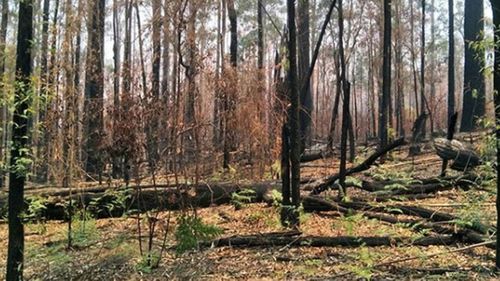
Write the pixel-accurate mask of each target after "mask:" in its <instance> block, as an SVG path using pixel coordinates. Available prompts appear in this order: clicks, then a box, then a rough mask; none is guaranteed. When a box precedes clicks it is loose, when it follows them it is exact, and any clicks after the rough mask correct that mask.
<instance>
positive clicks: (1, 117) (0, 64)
mask: <svg viewBox="0 0 500 281" xmlns="http://www.w3.org/2000/svg"><path fill="white" fill-rule="evenodd" d="M47 3H48V0H45V2H44V17H43V19H44V20H45V18H46V17H45V15H46V14H45V10H46V9H45V4H47ZM47 10H48V8H47ZM47 13H48V11H47ZM47 17H48V16H47ZM8 20H9V1H8V0H2V21H1V23H0V56H1V57H0V77H1V79H3V77H4V73H5V57H6V56H5V49H6V39H7V24H8V22H9V21H8ZM44 23H45V22H44ZM44 28H45V25H44ZM44 30H45V29H44ZM42 33H43V31H42ZM46 33H47V31H46V30H45V33H44V34H46ZM44 38H45V37H44ZM42 41H43V39H42ZM42 49H43V46H42ZM46 52H47V51H45V53H46ZM46 62H47V57H45V65H46V64H47V63H46ZM42 65H43V61H42ZM42 73H44V72H42ZM2 88H3V83H2V84H1V85H0V92H1V93H2V94H1V95H0V101H2V105H1V106H0V130H1V131H2V132H1V134H0V162H1V163H7V153H4V151H5V152H6V151H7V138H8V134H7V132H8V127H9V122H8V121H7V120H8V119H9V118H8V115H9V114H8V107H7V104H6V103H7V95H6V91H3V89H2ZM6 174H7V171H6V170H5V167H1V168H0V189H2V188H3V186H4V182H5V177H6Z"/></svg>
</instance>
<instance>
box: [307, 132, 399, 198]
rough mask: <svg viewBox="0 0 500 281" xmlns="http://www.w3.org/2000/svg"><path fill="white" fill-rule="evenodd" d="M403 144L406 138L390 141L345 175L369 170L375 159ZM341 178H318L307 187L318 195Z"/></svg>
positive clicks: (337, 175) (336, 176)
mask: <svg viewBox="0 0 500 281" xmlns="http://www.w3.org/2000/svg"><path fill="white" fill-rule="evenodd" d="M403 144H405V140H404V138H400V139H397V140H395V141H394V142H392V143H390V144H389V145H387V146H386V147H384V148H382V149H379V150H377V151H376V152H375V153H373V154H372V155H370V157H368V158H367V159H366V160H365V161H363V162H362V163H361V164H359V165H357V166H355V167H352V168H350V169H347V171H346V172H345V175H346V176H349V175H352V174H355V173H359V172H362V171H365V170H368V169H369V168H370V167H371V166H372V165H373V164H374V163H375V161H377V159H378V158H380V157H381V156H382V155H384V154H387V152H389V151H391V150H392V149H394V148H396V147H398V146H401V145H403ZM339 178H340V175H339V174H336V175H333V176H329V177H325V178H322V179H320V180H317V181H315V182H313V183H311V184H310V185H311V186H310V187H307V186H306V187H305V188H311V189H312V191H311V195H317V194H320V193H321V192H323V191H325V190H327V189H328V188H330V187H331V186H332V185H333V184H334V183H335V181H337V180H338V179H339Z"/></svg>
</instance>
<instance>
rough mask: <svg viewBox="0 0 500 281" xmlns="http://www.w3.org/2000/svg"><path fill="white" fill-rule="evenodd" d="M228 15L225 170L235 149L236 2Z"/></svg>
mask: <svg viewBox="0 0 500 281" xmlns="http://www.w3.org/2000/svg"><path fill="white" fill-rule="evenodd" d="M227 13H228V17H229V26H230V27H229V28H230V33H231V40H230V44H229V61H230V64H231V67H232V69H231V75H230V77H231V81H230V82H229V83H230V87H229V89H228V90H226V92H225V95H224V102H223V103H224V116H223V118H224V159H223V166H224V168H225V169H227V168H229V162H230V161H231V160H230V154H229V153H230V151H231V150H233V149H235V148H236V147H235V146H236V144H235V135H234V132H232V129H233V128H232V127H233V126H232V122H234V120H233V119H234V111H235V106H236V105H235V99H236V88H237V83H238V74H237V66H238V21H237V14H236V9H235V7H234V0H228V1H227Z"/></svg>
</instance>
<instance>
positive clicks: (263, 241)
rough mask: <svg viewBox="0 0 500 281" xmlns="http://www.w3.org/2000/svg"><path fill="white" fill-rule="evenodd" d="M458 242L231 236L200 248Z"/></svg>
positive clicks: (447, 240) (445, 238)
mask: <svg viewBox="0 0 500 281" xmlns="http://www.w3.org/2000/svg"><path fill="white" fill-rule="evenodd" d="M456 242H458V240H457V239H456V238H455V237H453V236H450V235H439V236H429V237H423V238H418V239H412V238H411V237H388V236H382V237H378V236H367V237H363V236H361V237H358V236H339V237H323V236H299V237H289V236H288V237H277V236H265V235H264V236H263V235H248V236H232V237H227V238H220V239H215V240H212V241H209V242H204V243H202V244H201V245H200V246H201V247H282V246H288V247H292V246H299V247H361V246H365V247H380V246H391V247H394V246H403V245H412V246H432V245H452V244H454V243H456Z"/></svg>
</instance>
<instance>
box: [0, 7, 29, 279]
mask: <svg viewBox="0 0 500 281" xmlns="http://www.w3.org/2000/svg"><path fill="white" fill-rule="evenodd" d="M32 40H33V1H31V0H26V1H21V2H19V23H18V30H17V50H16V53H17V55H16V83H15V85H16V87H15V101H14V104H15V105H16V106H15V109H14V120H13V125H12V143H13V145H12V148H11V152H10V157H11V158H10V166H11V167H12V168H13V169H11V172H10V175H9V207H8V208H9V215H8V219H9V242H8V253H7V274H6V280H7V281H18V280H23V267H24V262H23V261H24V226H23V222H22V213H23V212H24V184H25V181H26V173H27V172H28V171H29V167H26V166H24V165H26V164H25V163H26V161H23V159H25V158H27V157H29V155H28V154H27V153H26V152H25V150H27V149H28V147H27V145H28V119H29V113H28V116H26V112H27V111H28V108H29V106H30V101H31V98H32V97H30V92H31V87H32V85H31V81H30V76H31V74H32V67H31V54H32ZM14 168H15V169H14Z"/></svg>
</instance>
